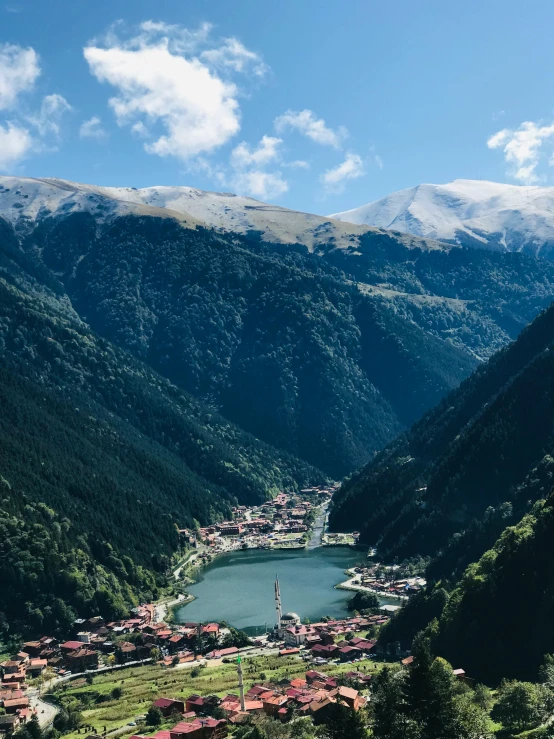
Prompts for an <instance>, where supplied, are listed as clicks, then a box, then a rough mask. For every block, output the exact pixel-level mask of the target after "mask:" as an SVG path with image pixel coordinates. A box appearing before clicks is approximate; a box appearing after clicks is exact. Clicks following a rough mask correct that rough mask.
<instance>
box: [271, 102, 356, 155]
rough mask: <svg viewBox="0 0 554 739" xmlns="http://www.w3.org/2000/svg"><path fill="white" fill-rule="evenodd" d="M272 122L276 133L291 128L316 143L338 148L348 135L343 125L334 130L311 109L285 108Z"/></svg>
mask: <svg viewBox="0 0 554 739" xmlns="http://www.w3.org/2000/svg"><path fill="white" fill-rule="evenodd" d="M274 123H275V130H276V131H277V132H278V133H282V132H284V131H287V130H290V129H293V130H296V131H299V132H300V133H301V134H303V135H304V136H307V137H308V138H309V139H311V140H312V141H315V142H316V143H317V144H322V145H324V146H333V147H334V148H335V149H340V147H341V146H342V142H343V140H344V139H345V138H346V137H347V136H348V131H347V130H346V128H345V127H344V126H340V127H339V128H338V129H337V130H336V131H335V130H333V129H332V128H329V127H328V126H327V125H326V123H325V121H324V120H323V118H317V116H316V114H315V113H314V112H313V111H312V110H301V111H297V110H287V111H286V112H285V113H283V115H280V116H278V117H277V118H276V119H275V121H274Z"/></svg>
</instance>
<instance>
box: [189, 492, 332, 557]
mask: <svg viewBox="0 0 554 739" xmlns="http://www.w3.org/2000/svg"><path fill="white" fill-rule="evenodd" d="M336 487H337V485H333V486H325V485H322V486H320V487H315V488H306V489H305V490H302V491H301V492H300V494H299V495H295V494H292V493H279V494H278V495H277V496H276V497H275V498H273V499H272V500H269V501H267V502H265V503H263V504H262V505H259V506H254V507H251V508H249V507H247V506H236V507H234V508H233V509H232V512H233V518H232V520H230V521H222V522H221V523H217V524H213V525H212V526H205V527H204V528H201V529H198V531H191V530H190V529H181V530H180V531H179V533H180V535H181V537H182V538H183V539H184V541H186V542H187V543H188V544H189V545H192V546H197V545H198V543H201V544H204V545H206V546H207V547H208V551H205V552H203V553H202V554H201V555H200V559H201V560H209V559H211V558H212V557H213V556H214V555H215V554H218V553H221V552H229V551H233V550H237V549H282V548H291V549H292V548H298V547H301V546H304V545H305V543H306V538H307V535H308V532H309V529H310V517H311V514H312V513H313V512H314V511H315V510H316V509H317V508H319V507H320V506H321V505H323V504H324V503H326V502H328V501H329V500H330V498H331V496H332V495H333V493H334V492H335V490H336Z"/></svg>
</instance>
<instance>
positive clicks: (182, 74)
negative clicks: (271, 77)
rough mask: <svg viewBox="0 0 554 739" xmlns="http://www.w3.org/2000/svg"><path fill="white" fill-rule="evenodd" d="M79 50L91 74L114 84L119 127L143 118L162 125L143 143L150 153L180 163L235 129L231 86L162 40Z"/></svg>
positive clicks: (236, 110)
mask: <svg viewBox="0 0 554 739" xmlns="http://www.w3.org/2000/svg"><path fill="white" fill-rule="evenodd" d="M84 54H85V58H86V60H87V62H88V63H89V66H90V69H91V72H92V73H93V74H94V76H95V77H96V78H97V79H98V80H99V81H100V82H109V83H110V84H111V85H113V86H114V87H116V88H117V90H118V95H116V96H115V97H112V98H111V99H110V106H111V107H112V109H113V111H114V113H115V115H116V119H117V122H118V124H119V125H120V126H124V125H127V124H128V125H134V124H135V123H137V119H140V118H141V117H144V118H145V119H146V120H147V121H148V122H149V123H156V122H159V123H161V124H162V125H163V127H164V128H165V133H164V134H162V135H161V136H159V138H157V139H156V140H155V141H152V142H151V143H147V144H145V149H146V151H147V152H148V153H150V154H158V155H159V156H162V157H165V156H173V157H177V158H179V159H182V160H185V161H186V160H187V159H189V158H190V157H193V156H196V155H198V154H201V153H203V152H210V151H212V150H213V149H216V148H217V147H218V146H221V145H222V144H225V143H226V142H227V141H228V140H229V139H230V138H231V137H232V136H234V135H235V134H236V133H237V132H238V130H239V128H240V122H239V106H238V102H237V100H236V97H235V96H236V88H235V86H234V85H232V84H229V83H226V82H223V81H222V80H221V79H219V78H218V77H217V76H215V75H213V74H212V73H211V72H210V70H209V69H208V68H207V67H206V66H204V65H203V64H202V63H201V62H199V61H198V60H197V59H192V60H189V59H186V58H185V57H183V56H179V55H177V54H172V53H171V52H170V51H169V49H168V47H167V46H166V45H164V44H160V45H157V46H144V47H142V48H140V49H137V50H128V49H124V48H122V47H111V48H108V49H101V48H98V47H87V48H86V49H85V50H84ZM139 122H141V123H143V125H144V122H143V121H142V120H139Z"/></svg>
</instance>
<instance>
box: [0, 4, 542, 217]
mask: <svg viewBox="0 0 554 739" xmlns="http://www.w3.org/2000/svg"><path fill="white" fill-rule="evenodd" d="M553 24H554V4H553V3H552V2H551V1H550V0H544V1H539V0H537V1H533V0H531V2H528V3H521V2H519V1H515V0H502V2H500V1H497V0H486V1H485V2H483V0H479V1H474V0H465V2H463V3H458V2H445V1H444V0H440V1H436V0H423V1H422V2H413V0H398V1H396V2H395V1H394V0H393V1H391V0H389V1H388V2H374V1H373V0H340V1H339V0H279V2H278V3H276V2H269V1H268V0H266V1H264V0H235V1H234V2H233V1H232V0H210V1H209V2H206V0H157V2H152V1H151V0H110V1H109V2H108V1H107V0H8V2H6V3H5V4H4V5H3V6H1V5H0V169H1V170H2V172H3V173H13V174H21V175H28V176H35V177H41V176H56V177H62V178H66V179H72V180H76V181H81V182H90V183H96V184H104V185H121V186H134V187H144V186H148V185H160V184H167V185H190V186H194V187H198V188H201V189H208V190H225V191H234V192H241V193H243V194H250V195H252V196H254V197H258V198H260V199H268V200H271V201H272V202H276V203H279V204H281V205H285V206H287V207H292V208H297V209H300V210H307V211H312V212H319V213H330V212H335V211H339V210H344V209H347V208H352V207H355V206H358V205H361V204H363V203H366V202H369V201H371V200H374V199H376V198H378V197H381V196H383V195H386V194H388V193H389V192H392V191H394V190H398V189H401V188H404V187H410V186H412V185H416V184H419V183H421V182H435V183H442V182H448V181H450V180H452V179H456V178H471V179H474V178H481V179H490V180H496V181H500V182H515V183H522V184H554V169H553V168H552V165H551V157H552V152H553V151H554V125H553V124H554V97H553V89H552V88H553V81H554V71H553V70H554V64H553V62H554V46H553V45H552V42H551V29H552V27H553Z"/></svg>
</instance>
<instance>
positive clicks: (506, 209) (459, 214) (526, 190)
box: [331, 180, 554, 256]
mask: <svg viewBox="0 0 554 739" xmlns="http://www.w3.org/2000/svg"><path fill="white" fill-rule="evenodd" d="M331 217H332V218H336V219H338V220H341V221H345V222H349V223H355V224H363V223H365V224H367V225H371V226H377V227H379V228H386V229H391V230H396V231H401V232H402V233H409V234H413V235H415V236H422V237H426V238H431V239H437V240H439V241H446V242H449V243H456V244H461V245H463V246H473V247H480V248H491V249H502V250H506V251H527V252H530V253H532V254H536V255H537V254H540V255H541V256H548V255H550V254H552V253H554V187H538V186H523V185H506V184H502V183H498V182H487V181H481V180H454V181H453V182H449V183H448V184H446V185H431V184H423V185H418V186H416V187H411V188H409V189H407V190H400V191H398V192H395V193H392V194H391V195H387V196H386V197H384V198H381V199H380V200H376V201H374V202H373V203H369V204H367V205H362V206H361V207H359V208H354V209H353V210H347V211H344V212H342V213H334V214H333V215H332V216H331Z"/></svg>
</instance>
